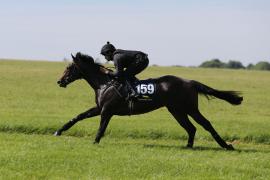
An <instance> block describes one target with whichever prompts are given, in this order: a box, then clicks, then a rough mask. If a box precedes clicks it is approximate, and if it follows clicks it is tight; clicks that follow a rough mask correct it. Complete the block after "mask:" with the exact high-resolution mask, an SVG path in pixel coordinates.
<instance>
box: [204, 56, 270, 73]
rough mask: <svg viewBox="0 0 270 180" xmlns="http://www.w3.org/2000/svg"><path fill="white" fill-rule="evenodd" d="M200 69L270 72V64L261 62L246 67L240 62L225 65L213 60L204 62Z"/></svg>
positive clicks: (230, 62)
mask: <svg viewBox="0 0 270 180" xmlns="http://www.w3.org/2000/svg"><path fill="white" fill-rule="evenodd" d="M199 67H203V68H228V69H249V70H268V71H270V63H269V62H267V61H260V62H258V63H256V64H249V65H248V66H246V67H245V66H244V65H243V64H242V63H241V62H240V61H234V60H230V61H229V62H228V63H225V62H222V61H220V60H219V59H212V60H209V61H205V62H203V63H202V64H201V65H200V66H199Z"/></svg>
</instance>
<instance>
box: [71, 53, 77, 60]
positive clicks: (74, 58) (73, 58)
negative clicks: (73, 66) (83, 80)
mask: <svg viewBox="0 0 270 180" xmlns="http://www.w3.org/2000/svg"><path fill="white" fill-rule="evenodd" d="M71 57H72V60H73V62H75V61H76V57H74V56H73V54H72V53H71Z"/></svg>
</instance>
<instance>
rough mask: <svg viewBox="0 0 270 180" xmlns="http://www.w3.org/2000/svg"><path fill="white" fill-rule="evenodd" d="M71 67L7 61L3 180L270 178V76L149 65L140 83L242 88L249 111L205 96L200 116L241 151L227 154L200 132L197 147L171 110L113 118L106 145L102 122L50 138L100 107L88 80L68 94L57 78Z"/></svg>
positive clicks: (0, 97)
mask: <svg viewBox="0 0 270 180" xmlns="http://www.w3.org/2000/svg"><path fill="white" fill-rule="evenodd" d="M65 66H66V64H65V63H56V62H30V61H0V72H1V76H0V84H1V88H0V179H14V178H16V179H29V178H31V179H48V178H49V179H61V178H63V179H75V178H76V179H77V178H78V177H80V178H82V179H89V178H91V179H92V178H96V179H104V178H105V179H127V178H129V177H130V178H146V179H151V178H153V179H154V178H160V179H164V178H165V179H173V178H178V179H183V178H187V179H211V178H212V179H269V169H270V165H269V162H270V161H269V160H270V154H269V151H270V133H269V130H270V123H269V120H270V111H269V107H270V73H269V72H262V71H245V70H238V71H233V70H219V69H199V68H179V67H150V68H148V69H147V71H146V72H144V73H143V74H142V76H141V78H148V77H158V76H160V75H165V74H173V75H177V76H180V77H184V78H188V79H195V80H198V81H201V82H203V83H205V84H207V85H209V86H211V87H214V88H217V89H223V90H240V91H243V95H244V102H243V104H242V105H241V106H231V105H229V104H227V103H226V102H223V101H220V100H215V99H214V100H211V101H207V100H206V99H205V98H204V97H201V98H200V109H201V111H202V113H203V114H204V115H205V116H206V117H207V118H208V119H209V120H210V121H211V123H212V124H213V126H214V127H215V128H216V130H217V131H218V132H219V133H220V134H221V136H222V137H224V138H225V139H226V140H228V141H234V142H236V144H235V147H236V148H237V149H238V150H239V151H235V152H228V151H224V150H221V149H220V148H219V147H218V145H217V144H216V143H215V142H214V141H213V139H212V138H211V137H210V135H209V134H208V133H207V132H206V131H205V130H203V129H202V128H201V127H199V126H198V125H197V124H196V123H194V125H195V126H196V127H197V135H196V139H195V150H186V149H184V148H183V147H184V146H185V144H186V142H187V135H186V133H185V132H184V130H183V129H182V128H181V127H179V125H178V124H177V123H176V121H175V120H173V118H172V117H171V115H169V114H168V112H167V110H166V109H165V108H162V109H159V110H157V111H154V112H152V113H149V114H145V115H140V116H131V117H117V116H115V117H113V120H112V121H111V123H110V125H109V128H108V131H107V133H106V136H105V137H104V138H103V139H102V141H101V144H100V145H98V146H94V145H92V144H91V143H90V142H92V140H93V139H94V136H95V133H96V130H97V128H98V124H99V122H98V121H99V118H92V119H88V120H85V121H83V122H80V123H79V124H78V125H76V126H74V128H72V129H71V130H70V131H68V132H66V133H64V136H62V137H60V138H55V137H52V136H51V134H52V133H53V132H54V131H55V130H56V129H57V128H59V127H61V126H62V125H63V124H64V123H65V122H67V121H68V120H69V119H71V118H72V117H74V116H75V115H76V114H78V113H80V112H82V111H84V110H86V109H87V108H89V107H90V106H92V105H93V103H94V101H93V91H92V90H90V89H89V87H88V85H87V84H86V83H85V82H84V81H78V82H75V83H74V84H72V85H71V86H69V87H68V88H67V89H62V88H59V87H58V86H57V85H56V80H57V79H58V77H60V75H61V74H62V72H63V70H64V68H65Z"/></svg>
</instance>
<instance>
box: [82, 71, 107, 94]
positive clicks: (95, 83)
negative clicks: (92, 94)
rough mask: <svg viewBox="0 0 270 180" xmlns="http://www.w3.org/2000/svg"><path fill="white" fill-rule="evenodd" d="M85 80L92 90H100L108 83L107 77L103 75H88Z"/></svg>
mask: <svg viewBox="0 0 270 180" xmlns="http://www.w3.org/2000/svg"><path fill="white" fill-rule="evenodd" d="M85 80H86V81H87V82H88V84H89V85H90V86H91V87H92V88H93V89H94V90H97V89H101V88H102V87H104V86H105V85H106V84H107V83H108V82H109V81H110V79H109V77H108V76H107V75H105V74H95V75H88V76H87V78H85Z"/></svg>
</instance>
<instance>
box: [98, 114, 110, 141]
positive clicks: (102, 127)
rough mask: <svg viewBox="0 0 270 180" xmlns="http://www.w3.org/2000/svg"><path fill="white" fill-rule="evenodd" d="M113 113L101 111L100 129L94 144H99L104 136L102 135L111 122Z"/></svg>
mask: <svg viewBox="0 0 270 180" xmlns="http://www.w3.org/2000/svg"><path fill="white" fill-rule="evenodd" d="M111 117H112V115H111V114H107V113H101V120H100V125H99V129H98V132H97V135H96V138H95V141H94V144H98V143H99V141H100V139H101V138H102V136H103V135H104V133H105V131H106V128H107V126H108V124H109V122H110V119H111Z"/></svg>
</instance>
